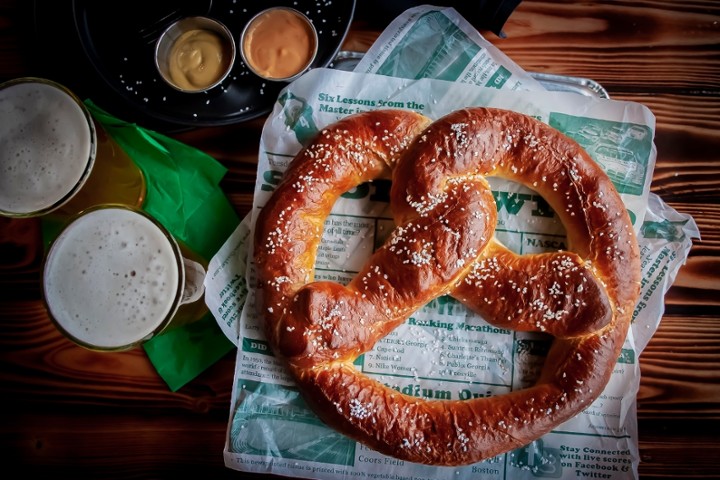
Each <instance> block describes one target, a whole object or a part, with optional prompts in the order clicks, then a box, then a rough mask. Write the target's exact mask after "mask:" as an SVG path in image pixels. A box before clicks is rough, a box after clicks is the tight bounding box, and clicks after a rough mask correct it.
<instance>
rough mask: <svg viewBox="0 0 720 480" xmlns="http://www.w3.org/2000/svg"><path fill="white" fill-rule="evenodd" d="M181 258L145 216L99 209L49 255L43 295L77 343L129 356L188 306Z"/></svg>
mask: <svg viewBox="0 0 720 480" xmlns="http://www.w3.org/2000/svg"><path fill="white" fill-rule="evenodd" d="M183 283H184V270H183V267H182V256H181V253H180V250H179V247H178V245H177V243H176V242H175V240H174V239H173V238H172V237H171V236H170V235H169V234H168V233H167V232H166V231H165V230H164V229H162V228H161V227H159V226H158V225H157V224H156V222H155V221H154V220H153V219H151V218H150V217H149V216H147V215H146V214H143V213H141V212H139V211H136V210H133V209H129V208H125V207H109V206H105V207H100V208H95V209H91V210H89V211H87V212H85V213H84V214H81V215H80V216H78V217H76V218H75V219H74V220H73V221H72V222H71V223H69V224H68V226H66V227H65V229H64V230H63V231H62V232H61V234H60V235H59V236H58V237H57V239H56V240H55V241H54V242H53V243H52V245H51V247H50V250H49V252H48V255H47V258H46V261H45V267H44V278H43V285H44V286H43V292H44V298H45V303H46V305H47V308H48V311H49V313H50V315H51V317H52V318H53V320H54V321H55V323H56V324H57V326H58V327H59V328H60V330H61V331H63V332H64V333H65V334H66V335H67V336H68V337H69V338H70V339H72V340H74V341H75V342H76V343H78V344H80V345H83V346H85V347H88V348H91V349H99V350H125V349H128V348H132V347H133V346H135V345H137V344H139V343H141V342H142V341H144V340H147V339H148V338H150V337H152V336H153V335H155V334H157V333H159V332H160V331H161V330H162V329H163V328H165V326H166V325H167V324H168V322H169V321H170V319H171V318H172V316H173V314H174V313H175V311H176V310H177V308H178V305H179V303H180V301H181V297H182V290H183Z"/></svg>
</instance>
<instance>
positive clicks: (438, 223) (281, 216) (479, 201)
mask: <svg viewBox="0 0 720 480" xmlns="http://www.w3.org/2000/svg"><path fill="white" fill-rule="evenodd" d="M390 175H391V176H392V187H391V194H390V198H391V206H392V210H393V216H394V220H395V224H396V229H395V230H394V232H393V233H392V235H391V236H390V238H389V239H388V240H387V242H386V243H385V244H384V245H383V246H382V247H381V248H379V249H378V250H376V251H375V252H374V253H373V254H372V256H371V258H370V259H369V260H368V262H367V263H366V265H365V266H364V267H363V268H362V270H361V271H360V272H359V273H358V274H357V275H356V276H355V277H354V278H353V279H352V280H351V281H350V283H349V284H348V285H341V284H338V283H333V282H326V281H313V280H314V265H315V259H316V252H317V248H318V245H319V243H320V241H321V236H322V232H323V225H324V222H325V219H326V217H327V216H328V214H329V213H330V211H331V209H332V207H333V205H334V203H335V201H336V200H337V198H338V197H339V196H340V195H341V194H342V193H344V192H346V191H348V190H350V189H352V188H353V187H355V186H357V185H359V184H361V183H363V182H366V181H370V180H373V179H375V178H380V177H388V176H390ZM486 176H497V177H502V178H506V179H508V180H512V181H515V182H519V183H521V184H524V185H526V186H528V187H529V188H531V189H533V190H535V191H536V192H538V193H539V194H540V195H541V196H543V197H544V198H545V200H546V201H547V202H548V203H549V204H550V206H551V207H552V208H553V210H554V211H555V213H556V214H557V215H558V216H559V217H560V219H561V220H562V222H563V224H564V226H565V228H566V231H567V240H568V245H569V249H568V251H559V252H555V253H547V254H534V255H518V254H515V253H513V252H511V251H510V250H508V249H507V248H505V247H503V246H502V245H501V244H500V243H499V242H498V241H497V240H495V239H494V229H495V223H496V217H497V207H496V205H495V201H494V199H493V195H492V193H491V191H490V188H489V186H488V183H487V180H486V178H485V177H486ZM254 249H255V253H254V255H255V265H256V268H257V274H258V281H259V287H260V289H259V291H260V294H261V297H262V305H263V308H264V315H265V319H266V325H267V335H268V339H269V341H270V343H271V345H272V347H273V349H274V351H275V353H276V355H278V356H279V357H280V358H282V359H284V360H285V362H286V363H287V365H288V367H289V370H290V372H291V374H292V376H293V378H294V379H295V381H296V383H297V385H298V388H299V389H300V391H301V393H302V394H303V397H304V398H305V400H306V401H307V403H308V404H309V405H310V406H311V408H313V410H314V411H315V412H316V413H317V414H318V416H319V417H320V418H321V419H322V420H323V421H325V422H326V423H327V424H329V425H331V426H333V427H334V428H335V429H337V430H339V431H341V432H343V433H345V434H346V435H348V436H350V437H352V438H354V439H356V440H358V441H360V442H362V443H364V444H366V445H368V446H370V447H371V448H374V449H376V450H378V451H380V452H382V453H385V454H387V455H391V456H394V457H397V458H400V459H403V460H407V461H412V462H418V463H425V464H432V465H463V464H468V463H473V462H478V461H481V460H484V459H487V458H490V457H493V456H495V455H497V454H500V453H503V452H507V451H509V450H511V449H514V448H517V447H520V446H523V445H525V444H527V443H529V442H531V441H532V440H535V439H537V438H538V437H540V436H542V435H543V434H545V433H547V432H549V431H550V430H552V429H553V428H555V427H557V426H558V425H559V424H561V423H562V422H564V421H566V420H568V419H570V418H572V417H573V416H575V415H576V414H578V413H579V412H581V411H582V410H583V409H585V408H586V407H587V406H588V405H589V404H590V403H591V402H592V401H594V399H595V398H597V396H599V395H600V393H601V392H602V390H603V389H604V387H605V385H606V384H607V382H608V380H609V378H610V375H611V373H612V370H613V368H614V365H615V362H616V360H617V358H618V355H619V353H620V349H621V347H622V344H623V342H624V340H625V336H626V334H627V331H628V327H629V324H630V320H631V315H632V312H633V308H634V306H635V302H636V301H637V297H638V292H639V276H640V267H639V253H638V247H637V242H636V239H635V234H634V231H633V228H632V224H631V222H630V219H629V217H628V214H627V212H626V210H625V207H624V205H623V203H622V201H621V199H620V197H619V195H618V194H617V192H616V190H615V188H614V187H613V185H612V183H611V182H610V180H609V179H608V177H607V176H606V175H605V174H604V173H603V172H602V170H601V169H600V168H599V167H598V166H597V165H596V164H595V162H594V161H593V160H592V159H591V158H590V157H589V156H588V155H587V153H586V152H585V151H584V150H583V149H582V148H581V147H580V146H578V144H577V143H575V142H574V141H572V140H571V139H569V138H567V137H566V136H564V135H562V134H561V133H560V132H558V131H556V130H554V129H552V128H551V127H549V126H547V125H545V124H544V123H542V122H540V121H537V120H535V119H533V118H530V117H528V116H525V115H522V114H518V113H514V112H510V111H505V110H497V109H488V108H469V109H464V110H458V111H456V112H453V113H450V114H448V115H446V116H445V117H443V118H441V119H439V120H436V121H435V122H432V123H430V120H428V119H427V118H426V117H424V116H422V115H419V114H416V113H411V112H405V111H399V110H378V111H374V112H366V113H360V114H356V115H354V116H350V117H347V118H345V119H343V120H340V121H338V122H337V123H335V124H333V125H331V126H329V127H328V128H326V129H325V130H323V131H322V132H321V133H320V134H319V135H318V137H317V138H316V139H314V141H313V142H312V143H311V144H310V145H308V146H307V147H305V148H304V149H303V150H302V151H301V152H300V153H299V154H298V155H297V157H296V158H295V159H294V160H293V161H292V162H291V164H290V166H289V168H288V170H287V171H286V173H285V175H284V177H283V180H282V182H281V184H280V185H279V186H278V188H277V190H276V191H275V192H274V193H273V195H272V196H271V197H270V199H269V201H268V203H267V204H266V205H265V206H264V207H263V209H262V210H261V213H260V215H259V217H258V220H257V224H256V230H255V246H254ZM446 294H449V295H452V296H453V297H455V298H456V299H458V300H459V301H461V302H462V303H464V304H465V305H466V306H467V307H469V308H470V309H472V310H474V311H476V312H477V313H479V314H480V315H481V316H482V317H483V318H484V319H486V320H487V321H488V322H490V323H492V324H494V325H497V326H502V327H507V328H513V329H516V330H522V331H538V332H547V333H549V334H551V335H553V336H554V337H555V338H554V340H553V344H552V347H551V349H550V352H549V354H548V356H547V359H546V361H545V365H544V367H543V370H542V372H541V374H540V376H539V378H538V380H537V382H536V384H535V385H533V386H532V387H529V388H526V389H523V390H516V391H513V392H511V393H509V394H506V395H499V396H493V397H487V398H475V399H471V400H422V399H419V398H415V397H411V396H406V395H403V394H401V393H399V392H397V391H396V390H393V389H391V388H390V387H388V386H385V385H383V384H381V383H380V382H377V381H375V380H373V379H370V378H369V377H367V376H365V375H364V374H362V373H361V372H359V371H358V370H357V369H356V368H355V367H354V366H353V360H354V359H355V358H357V356H358V355H360V354H362V353H363V352H366V351H368V350H370V349H371V348H373V346H374V345H375V343H376V342H377V341H378V340H379V339H381V338H382V337H384V336H385V335H386V334H388V333H389V332H390V331H392V330H393V329H394V328H395V327H397V326H398V325H399V324H401V323H403V322H404V321H405V320H406V319H407V318H408V316H409V315H410V314H411V313H412V312H414V311H415V310H417V309H419V308H420V307H422V306H423V305H425V304H426V303H427V302H429V301H430V300H432V299H434V298H436V297H438V296H440V295H446Z"/></svg>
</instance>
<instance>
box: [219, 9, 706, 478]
mask: <svg viewBox="0 0 720 480" xmlns="http://www.w3.org/2000/svg"><path fill="white" fill-rule="evenodd" d="M421 10H422V11H423V12H425V13H427V12H428V11H430V12H438V11H440V12H442V13H443V15H446V16H448V17H449V18H451V19H452V21H451V22H450V23H451V24H452V25H455V26H456V27H457V26H458V25H463V28H464V29H465V30H467V26H466V25H464V24H463V22H462V19H460V18H458V17H457V16H456V14H454V12H453V11H451V10H450V11H449V10H447V9H433V8H428V9H421ZM415 13H417V11H411V12H409V14H415ZM418 18H420V16H418ZM396 24H397V25H404V27H403V29H407V28H410V27H408V26H407V25H410V24H409V23H407V22H406V18H405V17H401V19H399V20H398V21H397V22H396ZM436 24H437V22H436ZM444 25H445V26H447V25H446V24H444ZM391 27H392V26H391ZM465 30H463V31H465ZM414 31H416V32H417V31H418V30H417V29H416V30H414ZM424 31H425V33H427V29H425V30H424ZM455 33H456V32H455ZM470 33H471V34H472V32H470ZM446 34H447V32H446ZM475 34H477V33H476V32H475ZM433 35H434V33H433V34H432V35H430V36H431V37H432V36H433ZM477 35H479V34H477ZM456 36H457V35H456ZM472 36H473V38H474V40H473V41H474V42H480V43H481V44H482V46H483V47H484V48H485V47H486V46H487V45H489V44H487V43H486V42H484V41H483V40H482V38H480V39H477V37H475V36H474V35H472ZM384 37H390V38H391V39H394V40H397V39H398V38H400V37H401V35H400V34H398V33H397V32H396V31H393V30H392V28H389V29H388V31H386V32H385V33H384V34H383V36H382V37H381V38H380V39H379V40H378V43H377V44H383V45H388V44H389V45H391V44H392V42H390V41H386V39H385V38H384ZM411 43H413V42H410V41H409V40H406V41H405V43H403V44H402V48H407V45H408V44H411ZM377 44H376V45H377ZM391 50H393V48H392V47H391V48H389V49H382V50H381V52H382V55H384V56H386V57H389V56H391ZM426 51H429V50H428V49H426ZM446 53H447V52H446ZM493 53H495V54H496V55H497V53H496V52H493ZM368 55H372V50H371V52H369V54H368ZM366 58H368V57H367V56H366ZM375 58H381V54H376V57H375ZM468 58H470V61H472V58H474V57H468ZM496 58H499V60H498V62H499V63H502V62H507V59H505V58H502V55H499V56H496ZM368 62H370V60H368ZM371 63H373V62H371ZM374 64H375V65H376V66H379V65H383V64H384V62H382V61H376V62H374ZM506 65H507V66H506V67H504V68H506V69H508V70H510V69H513V70H514V69H515V66H514V64H512V63H511V62H510V63H506ZM365 68H366V69H367V67H365ZM493 68H495V69H497V67H493ZM358 69H359V70H362V69H363V66H362V65H358ZM392 73H393V74H394V75H396V76H389V77H388V76H385V75H381V74H379V73H377V72H372V73H360V72H359V71H358V70H356V71H355V72H341V71H336V70H329V69H317V70H313V71H311V72H309V73H308V74H306V75H304V76H303V77H301V78H300V79H299V80H297V81H296V82H294V83H293V84H291V85H289V86H288V87H287V88H286V89H285V90H283V92H281V94H280V96H279V98H278V101H277V103H276V104H275V107H274V110H273V112H272V113H271V114H270V116H269V117H268V120H267V122H266V125H265V127H264V129H263V134H262V138H261V144H260V152H259V159H258V173H257V184H256V189H255V197H254V205H253V210H252V211H251V213H250V214H249V215H248V217H247V218H246V219H244V220H243V222H242V223H241V225H240V226H239V227H238V229H237V231H236V232H235V233H234V234H233V235H232V236H231V237H230V238H229V239H228V241H227V242H226V244H225V245H224V246H223V248H222V249H221V250H220V251H219V252H218V254H217V255H216V256H215V257H214V258H213V259H212V261H211V263H210V266H209V269H208V276H207V278H206V301H207V303H208V305H209V306H210V309H211V311H212V312H213V313H214V314H215V316H216V319H217V321H218V324H219V325H220V326H221V328H223V331H225V333H226V335H228V338H230V339H231V340H232V341H234V342H235V343H236V345H237V347H238V349H237V360H236V372H235V380H234V389H233V395H232V401H231V409H230V418H229V423H228V432H227V443H226V446H225V450H224V455H225V463H226V465H227V466H228V467H229V468H232V469H236V470H240V471H248V472H264V473H273V474H278V475H287V476H292V477H298V478H317V479H349V478H381V479H415V480H421V479H465V478H473V479H477V478H498V479H500V478H520V479H522V478H537V477H548V478H637V466H638V463H639V455H638V445H637V426H636V412H635V400H636V393H637V389H638V386H639V380H640V371H639V363H638V357H639V355H640V353H641V352H642V349H643V348H644V347H645V345H646V344H647V342H648V340H649V339H650V337H651V336H652V334H653V333H654V331H655V330H656V328H657V326H658V323H659V321H660V318H661V316H662V312H663V296H664V293H665V291H667V289H668V288H669V287H670V285H671V284H672V280H673V279H674V277H675V274H676V273H677V270H678V269H679V267H680V265H682V263H683V262H684V261H685V259H686V257H687V252H688V251H689V248H690V245H691V241H692V238H696V237H698V231H697V226H696V225H695V223H694V221H693V220H692V218H690V217H688V216H685V215H682V214H679V213H677V212H675V211H674V210H672V209H671V208H670V207H668V206H667V205H665V204H664V203H663V202H662V200H661V199H659V198H658V197H657V196H655V195H652V194H650V193H649V187H650V181H651V179H652V173H653V168H654V164H655V154H656V152H655V146H654V141H653V139H654V130H655V121H654V116H653V115H652V113H651V112H650V111H649V110H648V109H647V108H646V107H644V106H642V105H639V104H636V103H631V102H619V101H613V100H603V99H596V98H591V97H582V96H578V95H576V94H573V93H563V92H543V91H538V89H537V88H536V85H534V84H532V78H530V81H528V82H527V83H526V84H525V87H526V88H525V89H524V90H523V91H520V90H518V88H521V87H518V88H500V87H502V86H504V85H508V83H507V81H506V82H504V83H503V84H502V85H500V86H499V85H498V84H497V83H496V82H490V84H489V85H490V86H488V82H487V81H482V82H479V84H478V82H461V81H460V82H459V81H458V78H450V79H449V80H438V79H432V78H424V76H423V75H419V76H416V78H415V77H414V78H412V79H410V78H398V76H397V75H398V70H394V71H393V72H392ZM400 76H401V77H402V76H404V75H400ZM489 76H490V77H491V76H492V74H491V73H490V74H489ZM512 76H516V82H518V83H519V82H525V81H526V80H527V78H525V77H526V75H525V74H524V73H523V72H522V71H515V72H511V75H510V77H512ZM464 77H467V75H465V74H463V78H464ZM475 77H476V78H480V77H481V75H476V76H475ZM527 88H532V90H527ZM541 88H542V87H540V89H541ZM473 105H482V106H491V107H498V108H505V109H509V110H514V111H519V112H523V113H526V114H529V115H532V116H535V117H536V118H538V119H540V120H542V121H544V122H546V123H548V124H549V125H551V126H553V127H555V128H557V129H558V130H560V131H562V132H564V133H566V134H567V135H569V136H571V137H573V138H575V139H576V140H577V141H578V142H580V143H581V144H582V145H583V146H584V147H585V148H586V149H587V151H588V152H589V153H590V155H591V156H592V157H593V158H594V159H595V160H596V161H597V162H598V163H599V164H600V165H601V166H602V167H603V169H604V170H605V171H606V172H607V173H608V175H609V176H610V177H611V179H612V180H613V182H614V184H615V185H616V187H617V189H618V191H619V192H620V193H621V196H622V198H623V200H624V202H625V204H626V206H627V208H628V211H629V212H630V214H631V217H632V219H633V225H634V227H635V229H636V231H637V233H638V236H639V241H640V244H641V253H642V265H643V291H642V293H641V301H640V302H639V303H638V306H637V308H636V311H635V313H634V319H633V325H632V329H631V332H630V334H629V335H628V338H627V340H626V342H625V345H624V347H623V351H622V354H621V356H620V358H619V359H618V362H617V366H616V368H615V370H614V372H613V376H612V379H611V381H610V383H609V384H608V386H607V388H606V389H605V391H604V392H603V393H602V394H601V395H600V396H599V397H598V399H597V400H596V401H595V402H594V403H593V404H592V405H591V406H590V407H588V408H587V409H586V410H585V411H584V412H582V413H581V414H580V415H578V416H577V417H575V418H574V419H572V420H570V421H568V422H566V423H565V424H563V425H561V426H560V427H558V428H557V429H555V430H554V431H553V432H551V433H549V434H547V435H545V436H544V437H542V438H540V439H538V440H536V441H534V442H532V443H531V444H529V445H527V446H524V447H522V448H519V449H517V450H515V451H512V452H508V453H506V454H502V455H499V456H497V457H495V458H492V459H489V460H486V461H484V462H481V463H478V464H475V465H469V466H465V467H452V468H451V467H431V466H425V465H417V464H410V463H408V462H403V461H400V460H397V459H394V458H390V457H386V456H383V455H381V454H379V453H377V452H375V451H373V450H371V449H368V448H367V447H365V446H363V445H361V444H357V443H356V442H354V441H351V440H349V439H348V438H346V437H344V436H343V435H341V434H338V433H336V432H335V431H333V430H332V429H330V428H328V427H327V426H325V425H324V424H322V422H320V421H319V420H318V419H317V417H316V416H315V415H314V414H313V413H312V411H310V410H309V409H308V407H307V406H306V404H305V402H304V401H303V399H302V397H301V396H300V395H299V393H298V392H297V390H296V389H294V388H293V382H292V380H291V379H290V378H289V376H288V375H287V373H286V372H285V369H284V367H283V365H282V364H281V363H280V362H279V361H278V360H277V359H275V357H274V356H273V355H272V352H271V350H270V347H269V345H268V343H267V342H266V341H265V337H264V326H263V321H262V316H261V314H260V313H259V310H258V305H257V302H256V295H255V291H254V289H253V285H254V283H255V282H254V278H255V274H254V265H253V263H252V225H253V224H254V221H255V218H256V216H257V213H258V211H259V209H261V208H262V206H263V205H264V203H265V202H266V201H267V199H268V198H269V196H270V195H271V194H272V191H273V188H274V186H275V185H276V184H277V183H278V181H279V179H280V178H281V177H282V174H283V172H284V170H285V168H286V167H287V165H288V164H289V162H290V161H291V160H292V158H293V157H294V156H295V154H296V153H297V152H298V151H299V150H300V149H301V148H302V145H303V144H304V143H306V142H307V141H308V140H309V139H310V138H312V137H313V136H314V134H315V133H317V132H318V131H319V130H320V129H322V128H323V127H324V126H326V125H328V124H330V123H333V122H335V121H336V120H338V119H340V118H342V117H344V116H346V115H349V114H352V113H356V112H360V111H365V110H371V109H376V108H386V107H393V108H404V109H408V110H415V111H418V112H420V113H422V114H424V115H427V116H428V117H430V118H433V119H435V118H439V117H440V116H442V115H444V114H446V113H449V112H451V111H453V110H456V109H458V108H463V107H466V106H473ZM490 181H491V186H492V189H493V195H494V197H495V200H496V203H497V208H498V225H497V229H496V236H497V237H498V239H499V240H501V241H502V242H503V243H504V244H505V245H507V246H508V247H510V248H511V249H513V250H515V251H516V252H519V253H532V252H543V251H554V250H558V249H563V248H564V247H565V242H566V240H565V232H564V228H563V226H562V224H561V223H560V222H559V221H558V220H557V219H556V217H555V215H554V214H553V212H552V211H551V210H550V209H549V208H548V206H547V204H546V203H545V202H544V200H543V199H542V198H541V197H539V196H538V195H537V194H535V193H534V192H533V191H531V190H529V189H527V188H525V187H523V186H521V185H517V184H513V183H511V182H506V181H500V180H497V179H490ZM388 193H389V183H388V182H383V181H375V182H372V183H368V184H364V185H361V186H360V187H358V188H357V189H355V190H353V191H350V192H347V193H346V194H345V195H343V197H342V198H341V199H340V200H339V201H338V202H337V204H336V205H335V208H334V209H333V211H332V213H331V215H330V216H329V217H328V219H327V221H326V223H325V229H324V235H323V241H322V243H321V245H320V247H319V249H318V255H317V263H316V266H315V267H316V278H317V279H321V280H332V281H337V282H341V283H347V282H348V281H349V280H350V279H351V278H352V276H353V274H354V272H356V271H358V270H359V269H360V267H361V266H362V265H363V263H364V261H365V260H366V259H367V257H368V256H369V255H370V253H372V251H373V250H374V249H375V248H376V247H378V246H379V245H381V244H382V243H383V241H384V240H385V239H386V238H387V237H388V236H389V234H390V233H391V232H392V230H393V227H394V225H393V221H392V215H391V214H390V210H389V204H388ZM551 340H552V339H551V338H549V337H547V336H544V335H541V334H528V333H521V332H514V331H510V330H505V329H501V328H496V327H493V326H491V325H490V324H488V323H486V322H485V321H484V320H483V319H482V318H479V317H478V316H477V315H476V314H474V313H473V312H471V311H468V310H467V309H465V307H464V306H463V305H461V304H460V303H458V302H457V301H455V300H454V299H452V298H451V297H440V298H438V299H436V300H434V301H433V302H431V303H430V304H428V305H426V306H425V307H424V308H422V309H420V310H419V311H417V312H415V313H414V314H413V315H412V316H411V317H410V318H408V320H407V322H406V323H405V324H404V325H403V326H401V327H400V328H398V329H396V330H395V331H393V332H391V334H390V335H388V336H387V337H385V338H384V339H382V340H380V341H379V342H378V343H377V344H376V346H375V347H374V348H373V350H371V351H369V352H366V353H365V354H364V355H362V356H361V357H359V358H358V360H357V361H356V367H357V368H358V370H360V371H361V372H363V373H365V374H367V375H369V376H372V377H374V378H376V379H378V380H379V381H380V382H382V383H385V384H387V385H388V386H390V387H391V388H394V389H396V390H397V391H399V392H402V393H404V394H406V395H411V396H415V397H421V398H425V399H427V400H429V401H432V400H434V399H450V400H465V399H470V398H475V397H485V396H492V395H501V394H504V393H507V392H509V391H512V390H514V389H519V388H523V387H526V386H529V385H531V384H532V383H533V382H534V380H535V379H536V377H537V373H538V372H539V369H540V368H541V366H542V363H543V360H544V355H545V353H546V352H547V350H548V348H549V345H550V342H551ZM433 355H434V357H433V358H430V357H429V356H433Z"/></svg>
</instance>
